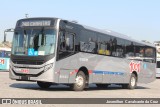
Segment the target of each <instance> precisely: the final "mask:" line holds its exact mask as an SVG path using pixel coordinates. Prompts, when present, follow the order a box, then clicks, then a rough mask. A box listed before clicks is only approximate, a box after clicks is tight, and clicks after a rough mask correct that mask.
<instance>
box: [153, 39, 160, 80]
mask: <svg viewBox="0 0 160 107" xmlns="http://www.w3.org/2000/svg"><path fill="white" fill-rule="evenodd" d="M154 45H155V46H156V49H157V54H156V55H157V66H156V77H157V78H159V77H160V41H155V42H154Z"/></svg>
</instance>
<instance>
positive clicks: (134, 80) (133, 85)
mask: <svg viewBox="0 0 160 107" xmlns="http://www.w3.org/2000/svg"><path fill="white" fill-rule="evenodd" d="M136 86H137V77H136V75H135V74H133V73H132V74H131V78H130V81H129V84H123V85H122V87H123V88H128V89H135V88H136Z"/></svg>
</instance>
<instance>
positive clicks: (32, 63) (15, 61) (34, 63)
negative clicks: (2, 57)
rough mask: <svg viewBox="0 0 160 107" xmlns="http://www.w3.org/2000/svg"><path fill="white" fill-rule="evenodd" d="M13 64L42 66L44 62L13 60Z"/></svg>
mask: <svg viewBox="0 0 160 107" xmlns="http://www.w3.org/2000/svg"><path fill="white" fill-rule="evenodd" d="M13 63H15V64H28V65H42V64H43V63H44V62H43V61H33V60H27V61H24V60H13Z"/></svg>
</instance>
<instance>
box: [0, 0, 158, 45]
mask: <svg viewBox="0 0 160 107" xmlns="http://www.w3.org/2000/svg"><path fill="white" fill-rule="evenodd" d="M25 14H29V15H28V17H58V18H62V19H66V20H76V21H78V23H80V24H83V25H88V26H91V27H95V28H98V29H104V30H105V29H109V30H112V31H116V32H118V33H121V34H125V35H127V36H130V37H132V38H134V39H137V40H140V41H141V40H147V41H150V42H154V41H160V0H2V1H1V2H0V16H1V17H0V42H1V41H3V36H4V30H5V29H9V28H14V27H15V24H16V21H17V20H19V19H22V18H25ZM12 37H13V34H12V33H7V41H11V40H12Z"/></svg>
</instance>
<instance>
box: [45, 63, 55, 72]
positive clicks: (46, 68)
mask: <svg viewBox="0 0 160 107" xmlns="http://www.w3.org/2000/svg"><path fill="white" fill-rule="evenodd" d="M52 66H53V63H52V64H48V65H46V66H45V67H44V71H47V70H49V69H51V68H52Z"/></svg>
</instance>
